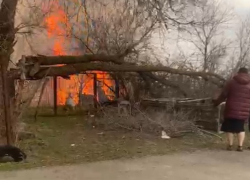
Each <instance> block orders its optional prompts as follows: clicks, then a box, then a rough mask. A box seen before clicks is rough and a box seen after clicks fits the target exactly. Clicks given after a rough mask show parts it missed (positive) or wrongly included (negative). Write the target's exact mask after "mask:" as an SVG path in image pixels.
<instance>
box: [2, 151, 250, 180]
mask: <svg viewBox="0 0 250 180" xmlns="http://www.w3.org/2000/svg"><path fill="white" fill-rule="evenodd" d="M249 161H250V151H249V152H248V151H245V152H243V153H240V152H226V151H216V152H213V151H206V152H195V153H181V154H175V155H166V156H154V157H147V158H139V159H133V160H115V161H103V162H97V163H89V164H82V165H72V166H61V167H49V168H38V169H31V170H22V171H12V172H1V173H0V179H4V180H29V179H31V180H33V179H35V180H45V179H46V180H47V179H49V180H59V179H60V180H64V179H65V180H68V179H71V180H82V179H88V180H110V179H119V180H123V179H126V180H145V179H148V180H151V179H152V180H155V179H157V180H161V179H164V180H166V179H168V180H184V179H185V180H188V179H190V180H201V179H202V180H235V179H248V178H249V177H250V171H249Z"/></svg>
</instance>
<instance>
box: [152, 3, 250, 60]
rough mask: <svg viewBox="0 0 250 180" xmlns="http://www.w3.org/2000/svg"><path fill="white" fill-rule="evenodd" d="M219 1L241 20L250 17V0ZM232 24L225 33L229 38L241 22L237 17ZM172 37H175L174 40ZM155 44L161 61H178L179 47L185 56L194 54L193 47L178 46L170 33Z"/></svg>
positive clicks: (233, 34) (180, 43) (159, 38)
mask: <svg viewBox="0 0 250 180" xmlns="http://www.w3.org/2000/svg"><path fill="white" fill-rule="evenodd" d="M218 1H222V2H223V1H224V2H225V5H228V6H229V7H232V8H233V11H234V12H235V14H236V16H238V18H239V19H245V17H246V16H247V15H250V0H218ZM224 2H223V3H224ZM230 24H231V25H232V26H230V29H228V30H226V31H225V33H226V37H227V38H229V37H234V36H235V32H236V31H237V30H238V27H239V21H238V20H237V17H236V19H235V21H232V22H231V23H230ZM171 37H173V39H172V40H171ZM153 42H154V43H153V44H154V46H158V47H157V49H159V51H161V52H160V53H157V54H158V58H159V59H166V58H170V59H176V58H177V57H176V55H177V54H179V52H180V51H179V50H180V48H178V47H181V49H182V50H183V52H184V53H185V54H186V53H187V54H189V52H193V50H191V49H192V45H191V46H190V45H189V44H187V43H186V42H182V41H178V42H179V43H178V45H179V46H177V43H176V42H177V41H176V37H175V36H173V34H172V33H169V35H168V36H167V37H166V39H165V38H162V37H155V38H154V41H153ZM190 50H191V51H190Z"/></svg>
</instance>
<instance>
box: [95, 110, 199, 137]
mask: <svg viewBox="0 0 250 180" xmlns="http://www.w3.org/2000/svg"><path fill="white" fill-rule="evenodd" d="M134 111H135V112H134V113H133V115H119V114H118V113H117V108H114V107H105V108H104V109H102V111H101V116H99V117H98V118H95V122H96V124H97V126H102V127H103V128H104V129H105V130H117V129H123V130H126V131H137V132H141V133H144V134H151V135H156V136H160V135H161V132H162V131H165V132H166V133H167V134H168V136H170V137H180V136H183V135H185V134H186V133H199V132H200V131H199V128H198V127H197V126H196V125H195V119H191V118H189V114H188V113H182V112H178V113H173V114H170V113H167V110H166V111H163V110H160V111H159V110H158V111H156V110H147V111H141V110H140V109H139V108H135V109H134Z"/></svg>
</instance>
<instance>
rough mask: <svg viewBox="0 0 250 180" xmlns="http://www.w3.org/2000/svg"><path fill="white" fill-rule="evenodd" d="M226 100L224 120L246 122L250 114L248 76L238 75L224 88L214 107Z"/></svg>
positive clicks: (249, 82)
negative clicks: (232, 119)
mask: <svg viewBox="0 0 250 180" xmlns="http://www.w3.org/2000/svg"><path fill="white" fill-rule="evenodd" d="M225 100H226V105H225V112H224V117H225V118H234V119H238V120H248V118H249V114H250V76H249V75H248V74H244V73H238V74H237V75H236V76H234V77H233V78H232V79H231V80H230V81H229V82H228V83H227V84H226V86H225V87H224V89H223V90H222V93H221V94H220V96H219V97H218V99H217V100H216V101H215V104H216V105H219V104H220V103H221V102H223V101H225Z"/></svg>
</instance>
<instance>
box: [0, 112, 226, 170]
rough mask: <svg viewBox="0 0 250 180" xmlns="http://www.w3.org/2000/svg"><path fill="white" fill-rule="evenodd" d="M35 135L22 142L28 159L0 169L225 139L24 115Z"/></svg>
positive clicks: (159, 151)
mask: <svg viewBox="0 0 250 180" xmlns="http://www.w3.org/2000/svg"><path fill="white" fill-rule="evenodd" d="M25 121H26V123H27V124H28V130H29V131H31V132H34V133H35V134H36V136H37V137H36V138H35V139H27V140H24V141H21V142H20V147H21V148H22V149H23V150H24V151H25V152H26V153H27V155H28V159H27V162H22V163H4V164H0V170H16V169H23V168H34V167H44V166H55V165H66V164H75V163H84V162H94V161H103V160H112V159H120V158H135V157H143V156H151V155H165V154H170V153H175V152H180V151H190V152H192V151H195V150H197V149H199V150H200V149H209V148H213V149H218V148H221V146H222V143H221V141H220V140H218V139H214V138H202V137H197V136H194V135H189V136H185V137H183V138H178V139H170V140H162V139H160V138H159V137H148V136H145V135H144V136H143V135H142V134H139V133H136V132H133V133H131V132H125V131H103V130H102V129H98V128H97V129H92V128H91V127H90V126H89V125H88V124H87V123H86V116H84V115H81V116H79V115H78V116H58V117H54V116H47V117H44V116H43V117H39V118H38V120H37V122H34V119H33V118H30V117H27V118H26V119H25Z"/></svg>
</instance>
